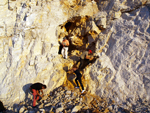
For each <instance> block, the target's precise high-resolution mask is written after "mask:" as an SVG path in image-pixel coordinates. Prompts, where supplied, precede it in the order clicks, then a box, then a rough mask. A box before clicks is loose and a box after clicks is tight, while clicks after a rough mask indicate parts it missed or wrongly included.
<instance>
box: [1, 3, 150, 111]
mask: <svg viewBox="0 0 150 113" xmlns="http://www.w3.org/2000/svg"><path fill="white" fill-rule="evenodd" d="M0 7H1V8H0V12H1V14H0V16H1V18H0V67H1V72H0V89H1V90H0V99H1V100H2V101H3V103H4V105H9V106H12V105H13V104H14V103H19V102H20V101H22V100H24V99H25V95H26V92H27V91H28V88H29V86H30V85H31V84H32V83H34V82H41V83H44V84H46V85H47V87H48V88H47V90H46V91H45V93H49V92H50V91H52V90H53V89H55V88H57V87H59V86H61V85H62V84H64V85H66V86H68V87H70V88H72V89H73V88H74V86H75V85H74V84H73V83H74V75H73V74H68V73H66V71H67V70H68V69H70V68H71V67H72V65H73V63H75V62H76V61H77V60H78V59H79V56H80V55H81V53H82V52H83V51H84V50H86V49H89V48H90V49H92V51H93V52H94V54H95V55H96V56H99V58H96V59H95V61H93V62H92V63H91V64H90V65H88V66H86V67H85V68H84V70H83V71H82V74H83V77H82V81H83V85H84V87H85V89H86V91H87V92H88V93H91V94H93V95H98V96H99V97H103V98H110V99H111V100H113V101H114V102H115V103H116V104H119V105H120V106H122V107H124V108H125V107H128V108H129V107H132V106H133V105H136V104H137V103H138V102H140V103H144V102H146V103H150V90H149V88H150V77H149V67H150V66H149V60H150V59H149V47H150V44H149V43H150V42H149V41H150V27H149V23H150V21H149V20H150V19H149V18H150V17H149V16H150V5H149V1H148V0H105V1H104V0H103V1H101V0H85V1H80V0H63V1H62V0H54V1H53V0H46V1H43V0H24V1H21V0H18V1H15V0H9V1H7V0H2V2H1V3H0ZM64 36H67V38H68V39H69V41H70V46H69V58H68V59H63V58H62V56H61V55H60V54H59V51H60V50H59V48H60V44H59V43H61V41H62V38H63V37H64ZM21 110H24V108H22V109H21ZM59 110H60V109H58V111H59Z"/></svg>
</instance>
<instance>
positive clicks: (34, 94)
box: [32, 89, 37, 107]
mask: <svg viewBox="0 0 150 113" xmlns="http://www.w3.org/2000/svg"><path fill="white" fill-rule="evenodd" d="M32 92H33V93H32V94H33V105H32V106H33V107H34V106H36V96H37V93H36V90H35V89H32Z"/></svg>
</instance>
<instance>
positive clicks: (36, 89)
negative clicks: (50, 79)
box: [30, 83, 46, 107]
mask: <svg viewBox="0 0 150 113" xmlns="http://www.w3.org/2000/svg"><path fill="white" fill-rule="evenodd" d="M42 89H46V85H44V84H41V83H34V84H32V85H31V86H30V91H31V92H32V94H33V105H32V106H33V107H36V101H37V100H39V97H43V95H44V93H43V90H42ZM40 92H41V93H42V94H40Z"/></svg>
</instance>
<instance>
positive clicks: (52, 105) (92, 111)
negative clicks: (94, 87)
mask: <svg viewBox="0 0 150 113" xmlns="http://www.w3.org/2000/svg"><path fill="white" fill-rule="evenodd" d="M66 89H69V88H66V87H63V86H61V87H58V88H57V89H55V90H54V91H53V92H50V93H49V94H48V95H45V96H44V97H43V98H42V99H41V100H40V101H39V102H37V106H36V108H32V98H30V99H28V101H26V102H25V101H24V102H21V103H20V104H18V105H14V106H13V107H11V108H10V107H9V109H7V111H6V112H7V113H16V112H17V113H132V112H133V109H130V110H127V109H123V108H121V107H120V106H118V105H115V103H114V101H112V100H108V99H102V98H100V97H97V96H94V95H91V94H89V93H88V92H85V93H84V94H81V92H80V91H79V89H74V90H72V89H70V90H66ZM142 108H143V109H142V110H143V112H144V113H148V112H150V107H149V108H148V106H147V108H145V109H144V107H142ZM139 110H141V109H140V107H139V109H138V108H135V109H134V111H138V112H140V111H139Z"/></svg>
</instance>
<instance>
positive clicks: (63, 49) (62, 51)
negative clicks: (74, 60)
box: [61, 47, 65, 58]
mask: <svg viewBox="0 0 150 113" xmlns="http://www.w3.org/2000/svg"><path fill="white" fill-rule="evenodd" d="M64 52H65V47H63V48H62V50H61V54H62V56H63V58H64V57H65V54H64Z"/></svg>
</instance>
